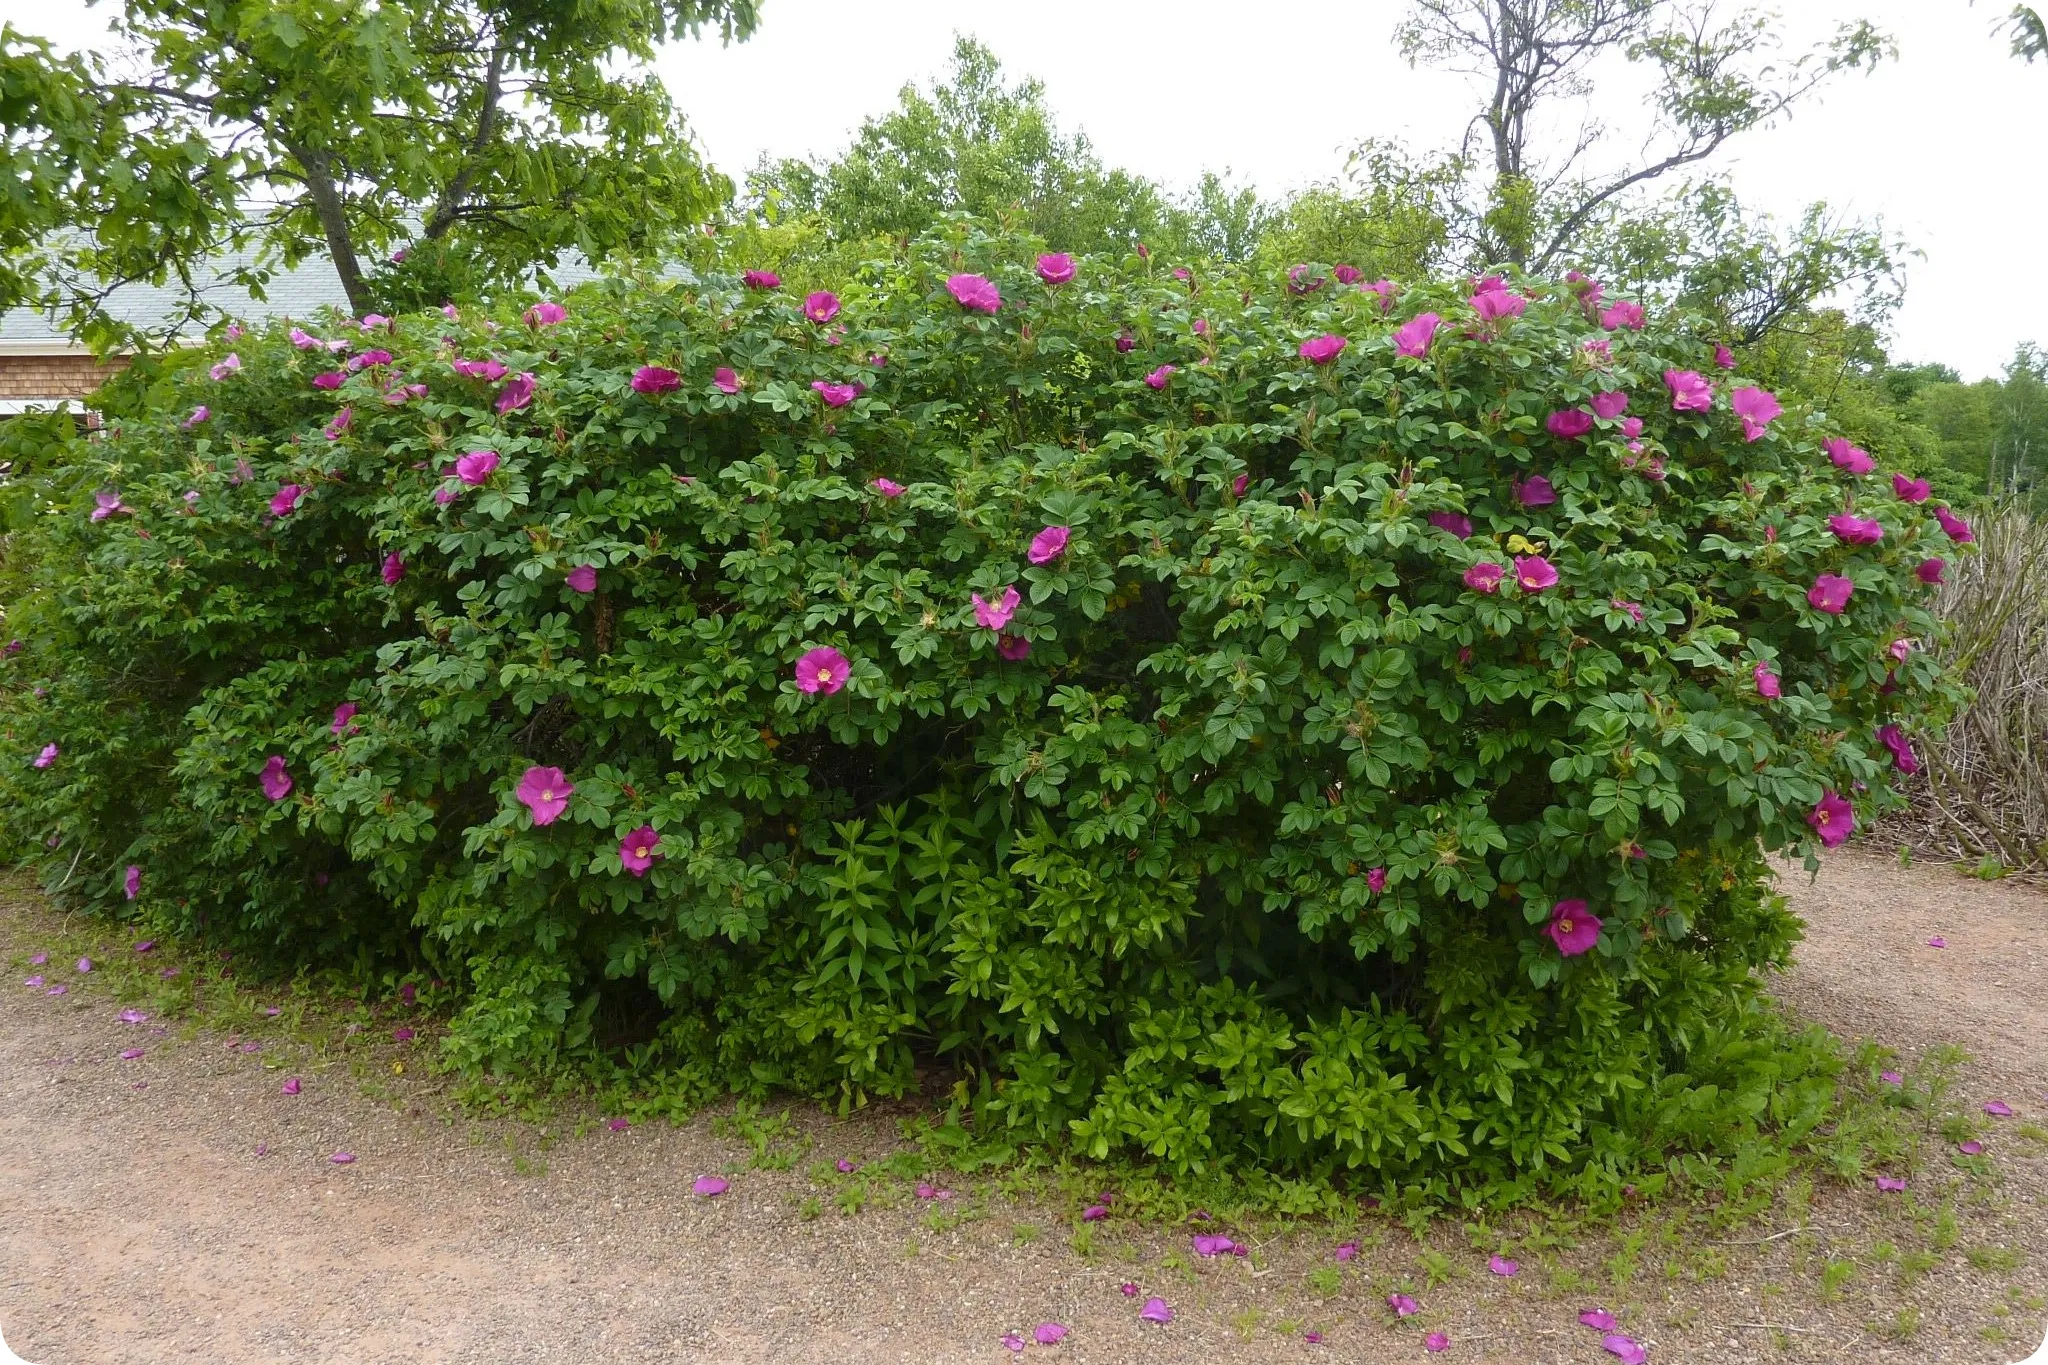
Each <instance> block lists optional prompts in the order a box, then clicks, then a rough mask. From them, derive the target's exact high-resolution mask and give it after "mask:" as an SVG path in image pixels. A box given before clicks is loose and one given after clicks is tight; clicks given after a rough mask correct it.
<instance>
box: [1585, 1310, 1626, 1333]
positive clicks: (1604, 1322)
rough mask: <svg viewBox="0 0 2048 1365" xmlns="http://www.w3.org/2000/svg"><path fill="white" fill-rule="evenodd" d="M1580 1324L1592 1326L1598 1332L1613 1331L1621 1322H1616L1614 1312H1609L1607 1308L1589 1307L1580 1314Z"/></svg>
mask: <svg viewBox="0 0 2048 1365" xmlns="http://www.w3.org/2000/svg"><path fill="white" fill-rule="evenodd" d="M1579 1325H1580V1326H1582V1327H1590V1328H1592V1329H1593V1330H1594V1331H1596V1332H1612V1331H1613V1330H1614V1329H1615V1328H1616V1327H1618V1326H1620V1324H1619V1323H1617V1322H1615V1320H1614V1314H1612V1313H1610V1312H1608V1311H1607V1310H1606V1309H1605V1308H1588V1309H1587V1310H1586V1311H1585V1312H1583V1313H1581V1314H1579Z"/></svg>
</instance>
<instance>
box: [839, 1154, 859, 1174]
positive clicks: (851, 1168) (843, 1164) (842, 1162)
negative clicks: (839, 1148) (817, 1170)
mask: <svg viewBox="0 0 2048 1365" xmlns="http://www.w3.org/2000/svg"><path fill="white" fill-rule="evenodd" d="M833 1169H834V1170H836V1171H838V1172H839V1174H841V1175H852V1174H853V1173H854V1172H855V1171H857V1170H859V1169H860V1163H859V1162H857V1161H854V1160H852V1159H850V1158H848V1157H840V1158H839V1160H838V1161H837V1162H835V1163H833Z"/></svg>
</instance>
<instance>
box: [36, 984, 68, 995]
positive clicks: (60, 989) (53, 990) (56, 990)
mask: <svg viewBox="0 0 2048 1365" xmlns="http://www.w3.org/2000/svg"><path fill="white" fill-rule="evenodd" d="M43 994H45V995H69V994H71V988H70V987H69V986H67V985H65V984H64V983H63V982H61V981H59V982H58V983H57V984H56V985H54V986H52V987H50V989H48V990H47V991H44V992H43Z"/></svg>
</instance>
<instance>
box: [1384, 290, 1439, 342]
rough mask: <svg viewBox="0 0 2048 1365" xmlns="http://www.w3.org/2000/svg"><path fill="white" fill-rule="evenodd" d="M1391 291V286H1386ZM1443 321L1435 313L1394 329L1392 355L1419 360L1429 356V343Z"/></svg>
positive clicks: (1424, 314) (1422, 315)
mask: <svg viewBox="0 0 2048 1365" xmlns="http://www.w3.org/2000/svg"><path fill="white" fill-rule="evenodd" d="M1387 287H1388V289H1390V290H1391V289H1392V288H1393V286H1392V285H1388V286H1387ZM1443 322H1444V320H1443V319H1442V318H1440V317H1438V316H1437V315H1436V314H1435V313H1423V314H1421V315H1419V316H1418V317H1416V318H1414V319H1412V320H1411V321H1408V322H1404V323H1402V324H1401V325H1400V326H1399V327H1397V328H1395V329H1394V353H1395V354H1396V355H1404V356H1407V357H1409V358H1410V359H1413V360H1419V359H1421V358H1422V357H1423V356H1426V355H1428V354H1429V343H1430V342H1431V341H1433V340H1435V339H1436V329H1437V328H1439V327H1441V326H1443Z"/></svg>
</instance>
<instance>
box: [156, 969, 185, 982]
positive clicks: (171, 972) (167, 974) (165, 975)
mask: <svg viewBox="0 0 2048 1365" xmlns="http://www.w3.org/2000/svg"><path fill="white" fill-rule="evenodd" d="M182 970H183V969H182V968H179V967H166V968H164V969H163V970H162V971H160V972H158V973H157V975H158V976H159V977H161V978H162V979H163V980H165V981H169V980H170V979H171V978H172V977H174V976H176V975H178V973H179V972H180V971H182Z"/></svg>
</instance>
